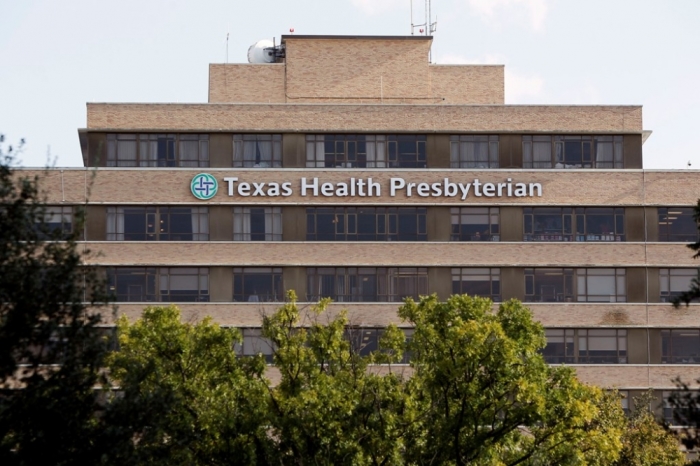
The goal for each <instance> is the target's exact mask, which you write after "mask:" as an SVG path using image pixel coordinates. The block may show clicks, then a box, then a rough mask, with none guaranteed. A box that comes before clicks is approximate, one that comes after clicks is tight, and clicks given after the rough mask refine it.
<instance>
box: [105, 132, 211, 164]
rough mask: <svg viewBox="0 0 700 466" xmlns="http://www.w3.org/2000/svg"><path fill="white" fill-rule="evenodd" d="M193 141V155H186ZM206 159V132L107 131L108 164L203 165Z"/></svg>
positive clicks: (207, 152)
mask: <svg viewBox="0 0 700 466" xmlns="http://www.w3.org/2000/svg"><path fill="white" fill-rule="evenodd" d="M120 141H122V144H120V143H119V142H120ZM195 142H196V144H194V145H195V146H196V147H197V153H196V154H195V157H194V158H191V157H185V155H186V154H187V152H188V150H187V147H188V146H191V145H192V144H193V143H195ZM127 143H130V145H131V144H132V145H133V147H131V149H130V151H133V154H128V153H127V152H129V151H127V148H126V145H127ZM120 146H125V147H124V148H122V149H120ZM209 161H210V155H209V134H208V133H107V158H106V161H105V165H106V166H107V167H169V168H206V167H209Z"/></svg>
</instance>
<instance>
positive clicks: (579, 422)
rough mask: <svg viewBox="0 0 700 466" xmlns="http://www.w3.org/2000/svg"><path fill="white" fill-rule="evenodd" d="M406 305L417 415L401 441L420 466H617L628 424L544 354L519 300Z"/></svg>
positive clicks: (536, 327) (539, 332)
mask: <svg viewBox="0 0 700 466" xmlns="http://www.w3.org/2000/svg"><path fill="white" fill-rule="evenodd" d="M491 307H492V303H491V301H490V300H488V299H483V298H473V297H469V296H466V295H461V296H452V297H451V298H450V299H448V300H447V301H446V302H440V301H438V299H437V297H436V296H435V295H433V296H429V297H423V298H422V299H421V300H420V302H418V303H416V302H414V301H413V300H408V301H407V302H406V304H404V306H402V307H401V309H400V310H399V315H400V316H401V317H402V318H403V319H405V320H406V321H408V322H410V323H411V324H413V325H414V326H415V333H414V335H413V339H412V341H411V342H410V345H409V349H410V351H411V353H412V359H411V366H412V367H413V368H414V370H415V373H414V375H413V377H412V379H411V380H410V382H409V385H410V387H411V394H412V397H413V398H414V400H415V404H416V405H417V409H418V411H419V413H418V415H417V416H416V418H417V419H419V420H420V422H419V423H417V424H414V425H413V429H412V430H411V433H410V435H409V436H408V438H407V439H406V441H405V444H406V459H407V461H408V462H410V463H417V464H456V465H466V464H474V465H478V464H483V465H515V464H600V465H609V464H612V463H614V461H615V460H616V459H617V457H618V455H619V452H620V449H621V442H620V436H621V433H622V428H623V424H624V417H623V413H622V409H621V406H620V404H619V403H612V402H611V401H610V399H609V397H606V396H605V394H604V393H603V392H602V391H601V390H600V389H598V388H595V387H589V386H586V385H584V384H581V383H580V382H578V381H577V380H576V378H575V377H574V373H573V371H572V370H571V369H570V368H566V367H550V366H548V365H547V364H546V363H545V362H544V359H543V358H542V356H541V355H540V353H539V352H540V349H541V348H542V347H543V346H544V344H545V339H544V330H543V328H542V326H541V325H540V324H538V323H536V322H534V321H533V320H532V316H531V314H530V312H529V310H528V309H527V308H525V307H523V306H522V304H521V303H519V302H517V301H509V302H507V303H503V304H502V305H501V306H500V307H499V310H498V312H496V313H493V312H492V310H491Z"/></svg>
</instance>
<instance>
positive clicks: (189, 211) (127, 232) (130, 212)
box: [107, 207, 209, 241]
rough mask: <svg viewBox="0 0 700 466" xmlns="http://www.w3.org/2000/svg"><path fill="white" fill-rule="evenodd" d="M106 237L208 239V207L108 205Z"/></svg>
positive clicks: (112, 238)
mask: <svg viewBox="0 0 700 466" xmlns="http://www.w3.org/2000/svg"><path fill="white" fill-rule="evenodd" d="M107 240H108V241H208V240H209V209H208V208H207V207H108V208H107Z"/></svg>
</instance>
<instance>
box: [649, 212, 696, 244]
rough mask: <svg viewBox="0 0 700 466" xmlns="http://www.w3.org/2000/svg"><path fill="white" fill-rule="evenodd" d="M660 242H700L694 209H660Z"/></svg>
mask: <svg viewBox="0 0 700 466" xmlns="http://www.w3.org/2000/svg"><path fill="white" fill-rule="evenodd" d="M658 212H659V241H679V242H684V243H691V242H695V241H697V240H698V224H697V222H696V221H695V218H694V217H693V214H694V209H693V208H692V207H659V211H658Z"/></svg>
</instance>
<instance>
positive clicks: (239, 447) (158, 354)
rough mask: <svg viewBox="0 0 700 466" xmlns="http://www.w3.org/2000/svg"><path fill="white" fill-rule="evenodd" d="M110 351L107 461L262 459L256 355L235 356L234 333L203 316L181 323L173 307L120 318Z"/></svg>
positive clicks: (262, 402) (264, 445) (262, 410)
mask: <svg viewBox="0 0 700 466" xmlns="http://www.w3.org/2000/svg"><path fill="white" fill-rule="evenodd" d="M118 333H119V350H118V351H116V352H114V353H112V354H111V355H110V357H109V368H110V377H111V378H112V384H113V385H116V386H118V387H119V392H118V394H119V396H118V397H116V398H115V399H114V400H113V401H112V403H111V404H110V406H109V409H108V411H107V413H106V414H105V424H106V430H107V435H106V437H105V438H106V440H107V441H109V442H112V449H111V452H110V454H109V455H108V456H107V458H106V461H105V462H107V463H115V464H154V465H156V464H163V465H171V464H193V465H195V464H206V465H216V464H230V463H236V464H256V463H259V464H262V463H264V461H265V458H267V456H268V454H269V449H270V447H271V439H270V437H269V436H268V435H267V427H266V425H267V422H268V417H269V416H268V413H267V408H266V394H267V383H266V381H265V379H264V376H263V372H264V371H265V367H266V366H265V361H264V360H263V359H262V356H259V357H253V358H242V359H239V358H237V357H236V355H235V353H234V351H233V349H234V345H235V344H236V343H239V342H240V341H241V335H240V332H238V331H237V330H235V329H228V328H222V327H219V326H218V325H216V324H213V323H212V322H211V320H210V319H209V318H206V319H204V320H203V321H201V322H199V323H197V324H189V323H181V322H180V311H179V310H178V308H177V307H175V306H168V307H148V308H146V309H145V310H144V311H143V316H142V317H141V319H139V320H138V321H136V322H135V323H133V324H130V323H129V321H128V320H127V318H126V317H121V318H120V319H119V321H118Z"/></svg>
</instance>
